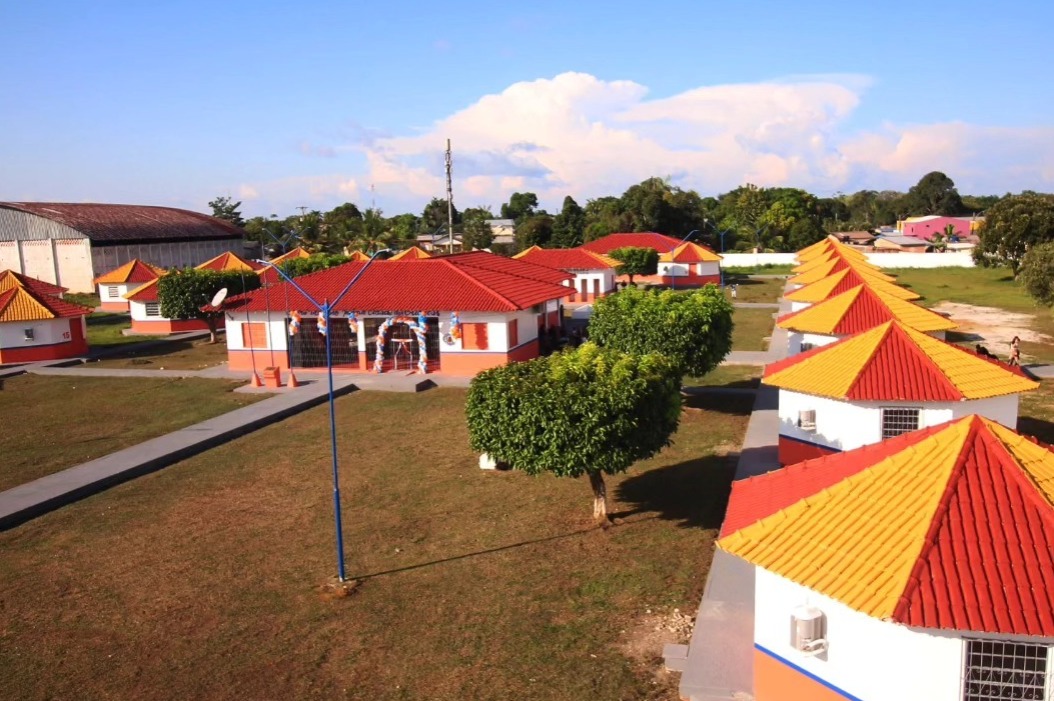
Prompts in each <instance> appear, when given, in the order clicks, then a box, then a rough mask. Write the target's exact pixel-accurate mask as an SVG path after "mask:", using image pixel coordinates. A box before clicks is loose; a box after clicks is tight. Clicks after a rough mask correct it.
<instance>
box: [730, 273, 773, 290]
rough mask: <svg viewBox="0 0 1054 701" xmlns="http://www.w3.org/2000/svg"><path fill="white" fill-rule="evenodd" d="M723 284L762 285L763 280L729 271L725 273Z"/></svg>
mask: <svg viewBox="0 0 1054 701" xmlns="http://www.w3.org/2000/svg"><path fill="white" fill-rule="evenodd" d="M725 284H726V285H733V284H735V285H739V286H740V287H749V286H750V285H764V284H765V280H758V279H756V278H751V277H750V276H748V275H742V274H739V273H729V274H728V275H725Z"/></svg>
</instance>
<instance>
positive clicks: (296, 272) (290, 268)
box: [278, 253, 351, 277]
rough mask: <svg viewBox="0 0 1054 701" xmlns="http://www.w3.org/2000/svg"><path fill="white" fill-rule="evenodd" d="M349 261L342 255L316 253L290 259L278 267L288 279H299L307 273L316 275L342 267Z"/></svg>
mask: <svg viewBox="0 0 1054 701" xmlns="http://www.w3.org/2000/svg"><path fill="white" fill-rule="evenodd" d="M349 260H351V259H350V258H348V257H347V256H346V255H344V254H342V253H335V254H330V253H316V254H314V255H311V256H308V257H307V258H291V259H290V260H287V261H285V262H283V263H280V264H279V266H278V267H279V268H281V269H282V272H284V273H285V274H286V275H288V276H289V277H300V276H301V275H307V274H308V273H316V272H318V271H319V270H326V269H327V268H334V267H336V266H338V265H343V264H344V263H347V262H348V261H349Z"/></svg>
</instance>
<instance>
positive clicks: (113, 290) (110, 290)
mask: <svg viewBox="0 0 1054 701" xmlns="http://www.w3.org/2000/svg"><path fill="white" fill-rule="evenodd" d="M106 294H107V295H109V296H110V297H120V296H121V291H120V290H119V289H118V288H117V285H110V286H109V287H107V288H106Z"/></svg>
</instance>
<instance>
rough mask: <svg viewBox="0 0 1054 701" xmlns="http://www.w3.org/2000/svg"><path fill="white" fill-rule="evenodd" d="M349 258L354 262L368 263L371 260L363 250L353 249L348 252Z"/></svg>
mask: <svg viewBox="0 0 1054 701" xmlns="http://www.w3.org/2000/svg"><path fill="white" fill-rule="evenodd" d="M348 260H350V261H352V262H354V263H366V262H368V261H369V260H370V257H369V256H368V255H366V254H365V253H363V252H362V251H352V252H351V253H349V254H348Z"/></svg>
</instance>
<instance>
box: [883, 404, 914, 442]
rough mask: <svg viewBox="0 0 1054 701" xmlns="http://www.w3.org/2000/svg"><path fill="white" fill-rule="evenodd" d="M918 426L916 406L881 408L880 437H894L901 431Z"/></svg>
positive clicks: (905, 431) (912, 429)
mask: <svg viewBox="0 0 1054 701" xmlns="http://www.w3.org/2000/svg"><path fill="white" fill-rule="evenodd" d="M918 428H919V410H918V409H917V408H912V409H901V408H896V409H892V408H884V409H882V439H883V440H885V439H886V438H894V437H895V436H899V435H900V434H902V433H907V432H909V431H916V430H918Z"/></svg>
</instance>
